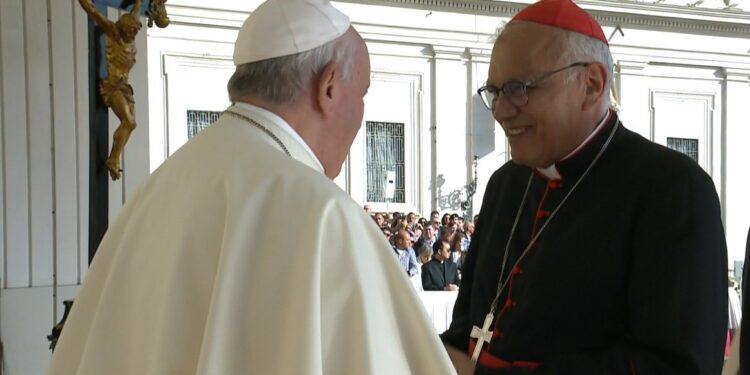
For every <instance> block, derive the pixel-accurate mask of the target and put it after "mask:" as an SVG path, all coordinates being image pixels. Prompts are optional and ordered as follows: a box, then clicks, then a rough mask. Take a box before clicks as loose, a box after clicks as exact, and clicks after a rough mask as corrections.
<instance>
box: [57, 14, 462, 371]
mask: <svg viewBox="0 0 750 375" xmlns="http://www.w3.org/2000/svg"><path fill="white" fill-rule="evenodd" d="M234 62H235V65H237V69H236V72H235V74H234V75H233V76H232V78H231V79H230V82H229V84H228V88H229V96H230V99H231V100H232V102H233V103H234V104H233V105H232V106H230V107H229V108H228V109H227V110H226V112H224V114H223V115H222V116H221V118H220V119H219V120H218V121H217V122H216V123H215V124H213V125H212V126H211V127H210V128H208V129H206V130H204V131H203V132H202V133H200V134H199V135H198V136H196V137H195V138H193V139H192V140H191V141H190V142H188V143H187V144H186V145H185V146H184V147H182V148H181V149H180V150H179V151H177V152H176V153H175V154H174V155H173V156H172V157H170V158H169V160H167V161H166V162H165V163H164V165H162V166H161V167H160V168H159V169H158V170H157V171H155V172H154V174H153V175H152V176H151V177H150V178H149V179H148V180H147V181H146V183H145V184H144V185H143V186H142V187H141V188H140V189H139V191H138V192H136V193H135V194H134V195H133V197H132V198H131V199H130V200H129V201H128V202H127V204H126V205H125V207H123V209H122V212H121V213H120V215H119V217H118V218H117V220H116V221H115V222H114V223H113V225H112V226H111V227H110V229H109V232H108V233H107V234H106V236H105V237H104V239H103V241H102V243H101V246H100V247H99V250H98V253H97V255H96V258H95V259H94V261H93V263H92V265H91V268H90V270H89V272H88V275H87V277H86V280H85V282H84V283H83V286H82V287H81V290H80V292H79V294H78V296H77V297H76V301H75V304H74V306H73V310H72V312H71V315H70V317H69V319H68V321H67V323H66V325H65V328H64V330H63V332H62V336H61V337H60V340H59V342H58V344H57V349H56V351H55V353H54V355H53V357H52V362H51V365H50V368H49V371H48V374H65V375H70V374H96V375H101V374H108V375H111V374H139V375H143V374H153V375H157V374H158V375H162V374H218V375H226V374H386V375H395V374H445V373H451V372H453V371H454V370H453V367H452V365H451V363H450V361H449V359H448V357H447V355H446V354H445V350H444V349H443V346H442V344H441V343H440V341H439V339H438V336H437V334H436V332H435V330H434V328H433V327H432V325H431V324H430V322H428V320H427V316H426V314H425V313H424V312H422V313H420V312H419V311H418V310H421V309H422V306H421V303H420V302H419V300H418V298H417V295H416V292H415V291H414V289H413V288H412V287H411V285H409V281H408V279H407V277H406V274H405V273H404V272H403V270H401V269H400V268H399V266H398V264H397V261H396V258H395V256H394V255H393V251H392V250H391V249H390V247H389V246H388V244H387V242H386V240H385V238H384V237H383V235H382V233H381V232H380V231H379V230H378V228H377V227H376V226H375V225H374V224H373V223H372V221H371V220H370V218H368V217H367V216H366V215H365V214H364V213H363V212H362V210H361V209H360V208H359V207H358V205H357V204H355V203H354V201H352V200H351V198H350V197H349V196H348V195H346V193H344V192H343V191H342V190H340V189H339V188H338V187H337V186H336V185H335V184H334V183H333V182H332V181H331V180H330V179H331V178H334V177H335V176H336V175H338V173H339V171H340V169H341V165H342V163H343V161H344V159H345V157H346V154H347V152H348V149H349V147H350V146H351V143H352V141H353V139H354V137H355V135H356V134H357V131H358V130H359V127H360V126H361V122H362V115H363V106H364V104H363V96H364V95H365V94H366V92H367V89H368V86H369V84H370V77H369V76H370V64H369V57H368V54H367V47H366V46H365V43H364V41H363V39H362V38H361V37H360V36H359V34H358V33H357V32H356V31H355V30H354V29H353V28H352V27H351V25H350V23H349V19H348V18H347V17H346V16H345V15H344V14H342V13H340V12H339V11H338V10H336V9H335V8H334V7H333V6H331V5H330V4H329V3H328V1H323V0H269V1H267V2H265V3H264V4H262V5H261V6H260V7H259V8H258V9H256V11H255V12H253V13H252V15H251V16H250V17H249V18H248V19H247V21H246V22H245V23H244V25H243V26H242V28H241V29H240V31H239V35H238V38H237V42H236V45H235V53H234ZM196 94H197V95H199V93H196ZM290 223H305V224H304V225H302V226H299V225H295V227H296V228H299V230H297V231H295V232H292V233H290V232H287V231H284V230H283V228H287V227H288V226H289V224H290Z"/></svg>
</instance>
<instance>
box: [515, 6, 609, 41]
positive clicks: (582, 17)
mask: <svg viewBox="0 0 750 375" xmlns="http://www.w3.org/2000/svg"><path fill="white" fill-rule="evenodd" d="M511 21H529V22H536V23H541V24H544V25H549V26H553V27H559V28H561V29H566V30H571V31H575V32H577V33H581V34H584V35H588V36H590V37H592V38H596V39H599V40H601V41H602V42H604V44H606V45H609V43H608V42H607V38H606V37H605V36H604V31H602V27H601V26H600V25H599V23H598V22H596V20H595V19H594V17H591V15H590V14H588V13H587V12H586V11H585V10H583V9H581V8H580V7H579V6H578V5H576V4H575V3H573V2H572V1H570V0H541V1H539V2H537V3H534V4H531V5H529V6H527V7H526V8H523V9H521V11H520V12H518V14H516V15H515V16H514V17H513V19H512V20H511Z"/></svg>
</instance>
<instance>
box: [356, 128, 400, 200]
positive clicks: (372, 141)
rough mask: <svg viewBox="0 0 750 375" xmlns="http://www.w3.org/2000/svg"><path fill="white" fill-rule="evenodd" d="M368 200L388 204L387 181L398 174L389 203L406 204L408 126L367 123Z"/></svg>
mask: <svg viewBox="0 0 750 375" xmlns="http://www.w3.org/2000/svg"><path fill="white" fill-rule="evenodd" d="M365 128H366V132H367V133H366V134H367V139H366V146H365V147H366V154H367V161H366V163H367V164H366V165H367V201H368V202H386V186H387V181H386V178H387V176H388V172H389V171H391V172H395V179H394V194H393V199H389V200H388V202H392V203H404V202H405V201H406V189H405V184H404V181H405V177H406V176H405V170H404V168H405V163H404V154H405V152H404V123H396V122H377V121H367V122H366V124H365Z"/></svg>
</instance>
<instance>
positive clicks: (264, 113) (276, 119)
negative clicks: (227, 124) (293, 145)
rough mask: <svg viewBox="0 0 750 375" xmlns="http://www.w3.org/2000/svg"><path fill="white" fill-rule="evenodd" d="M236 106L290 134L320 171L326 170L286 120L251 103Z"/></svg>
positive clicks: (240, 103) (239, 103) (236, 104)
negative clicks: (261, 117)
mask: <svg viewBox="0 0 750 375" xmlns="http://www.w3.org/2000/svg"><path fill="white" fill-rule="evenodd" d="M234 105H235V106H237V107H240V108H243V109H245V110H247V111H250V112H253V113H255V114H258V115H260V116H263V117H265V118H267V119H268V120H269V121H271V122H273V123H274V124H276V125H277V126H278V127H279V128H280V129H281V130H283V131H284V132H285V133H287V134H289V136H291V137H292V139H294V140H295V141H297V142H298V143H299V144H300V145H302V148H303V149H305V151H307V152H308V153H309V154H310V156H312V159H313V160H315V161H316V162H317V163H318V165H319V166H320V170H324V169H323V164H321V163H320V160H319V159H318V157H317V156H316V155H315V153H314V152H313V151H312V149H311V148H310V146H308V145H307V142H305V140H304V139H302V137H300V135H299V133H297V131H296V130H294V128H292V126H291V125H289V123H287V122H286V121H284V119H283V118H281V117H280V116H279V115H277V114H275V113H273V112H271V111H269V110H267V109H264V108H261V107H258V106H257V105H253V104H250V103H243V102H237V103H234Z"/></svg>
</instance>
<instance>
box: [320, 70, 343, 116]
mask: <svg viewBox="0 0 750 375" xmlns="http://www.w3.org/2000/svg"><path fill="white" fill-rule="evenodd" d="M339 74H341V72H340V70H339V65H338V64H337V63H335V62H330V63H328V65H326V66H325V67H324V68H323V70H322V71H321V72H320V74H319V75H318V84H317V87H316V89H317V90H316V92H317V95H316V97H317V102H318V106H319V107H320V110H321V112H323V114H324V115H329V114H330V113H332V112H333V109H334V105H335V100H334V99H335V94H336V92H335V89H336V88H337V87H336V82H337V81H338V75H339Z"/></svg>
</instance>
